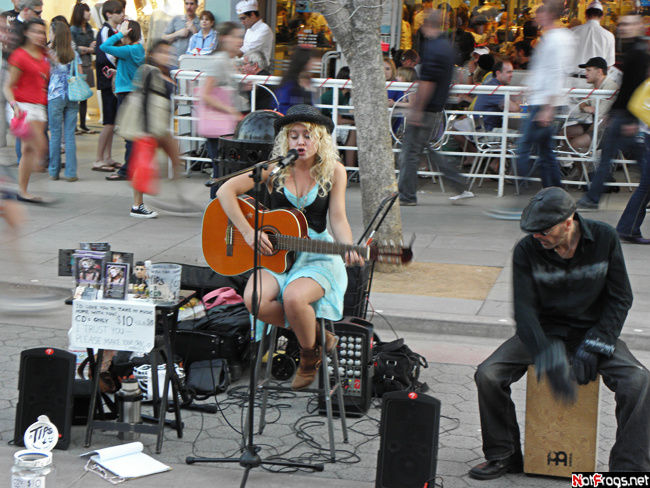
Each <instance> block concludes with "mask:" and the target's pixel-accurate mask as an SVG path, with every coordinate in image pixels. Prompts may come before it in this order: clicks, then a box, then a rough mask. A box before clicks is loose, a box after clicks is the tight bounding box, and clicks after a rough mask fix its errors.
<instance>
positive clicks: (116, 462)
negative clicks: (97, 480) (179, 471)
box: [81, 442, 172, 478]
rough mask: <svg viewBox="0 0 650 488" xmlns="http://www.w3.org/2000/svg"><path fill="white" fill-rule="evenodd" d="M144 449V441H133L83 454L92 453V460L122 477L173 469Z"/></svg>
mask: <svg viewBox="0 0 650 488" xmlns="http://www.w3.org/2000/svg"><path fill="white" fill-rule="evenodd" d="M143 449H144V446H143V445H142V442H131V443H129V444H122V445H120V446H113V447H106V448H104V449H97V450H96V451H91V452H87V453H85V454H82V455H81V456H89V455H92V456H91V458H90V460H91V461H94V462H95V463H97V464H99V465H100V466H102V467H103V468H105V469H107V470H109V471H110V472H111V473H113V474H115V475H117V476H119V477H121V478H139V477H141V476H148V475H150V474H156V473H162V472H163V471H169V470H171V469H172V468H171V467H170V466H167V465H166V464H163V463H161V462H160V461H156V460H155V459H154V458H152V457H151V456H149V455H147V454H145V453H144V452H142V450H143Z"/></svg>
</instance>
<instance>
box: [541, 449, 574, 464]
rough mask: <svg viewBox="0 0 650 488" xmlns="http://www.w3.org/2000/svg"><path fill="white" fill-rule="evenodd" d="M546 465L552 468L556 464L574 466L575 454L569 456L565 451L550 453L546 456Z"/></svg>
mask: <svg viewBox="0 0 650 488" xmlns="http://www.w3.org/2000/svg"><path fill="white" fill-rule="evenodd" d="M546 464H547V465H548V466H550V465H551V464H554V465H555V466H559V465H562V466H572V465H573V453H569V454H567V453H566V452H565V451H548V454H547V455H546Z"/></svg>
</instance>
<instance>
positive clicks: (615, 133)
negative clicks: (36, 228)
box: [0, 0, 647, 237]
mask: <svg viewBox="0 0 650 488" xmlns="http://www.w3.org/2000/svg"><path fill="white" fill-rule="evenodd" d="M488 7H489V8H488ZM184 8H185V14H184V15H179V16H176V17H174V18H172V19H171V20H170V21H169V23H168V25H167V27H166V28H165V30H164V34H163V35H162V39H161V40H162V41H164V43H165V46H169V49H170V54H169V57H168V59H167V58H165V57H164V56H160V57H159V59H158V63H156V62H154V61H152V57H151V56H150V54H151V53H152V52H153V51H152V46H154V45H157V46H158V47H159V46H160V44H157V43H156V40H154V39H145V38H144V37H143V30H142V28H141V26H140V25H139V23H138V22H137V21H135V20H131V19H127V18H125V2H124V0H107V1H106V2H104V4H103V6H102V9H101V15H102V17H103V20H104V22H103V24H102V25H101V26H99V29H98V30H97V31H94V30H93V29H92V27H91V25H90V17H91V16H90V8H89V7H88V6H87V5H86V4H84V3H83V2H78V3H77V4H76V5H75V7H74V9H73V12H72V14H71V15H70V18H69V21H68V19H67V18H66V17H64V16H62V15H59V16H57V17H55V18H53V19H52V20H51V22H50V23H49V24H48V25H46V23H45V22H43V21H42V20H41V19H40V15H41V13H42V0H16V2H15V9H14V10H11V11H8V12H4V13H2V14H1V15H2V21H0V27H1V31H0V34H1V36H2V43H3V60H4V61H5V62H4V63H3V66H2V70H0V81H1V82H2V83H3V86H4V90H2V93H1V94H0V104H2V103H4V102H5V101H6V102H7V103H8V104H9V106H11V110H12V111H13V113H11V114H10V116H9V117H8V118H11V117H15V118H20V117H23V116H24V120H25V121H26V122H27V126H28V128H29V131H28V134H27V133H26V134H25V137H23V138H22V139H21V138H18V139H17V140H16V155H17V159H18V161H19V163H20V164H19V170H18V187H19V192H18V198H19V199H20V200H23V201H26V202H33V203H41V202H46V201H47V199H46V198H44V197H41V196H37V195H33V194H32V193H30V192H29V191H28V183H29V178H30V175H31V173H32V172H34V171H47V172H48V173H49V176H50V178H52V179H53V180H59V179H60V178H61V173H62V172H63V179H64V180H65V181H67V182H75V181H77V180H78V176H77V160H76V147H75V138H76V137H78V136H83V135H85V134H88V133H93V132H94V131H93V130H92V129H90V128H89V127H88V126H87V124H86V119H87V101H86V100H71V99H70V96H69V92H70V89H69V86H68V83H69V80H71V79H72V78H73V77H74V74H75V73H77V72H78V73H81V74H83V75H85V81H86V83H87V84H88V85H89V87H95V86H96V87H97V90H98V92H99V93H100V98H101V106H102V121H101V123H102V129H101V132H100V134H99V139H98V144H97V152H96V157H95V161H94V163H93V164H92V169H93V170H95V171H100V172H107V173H110V174H109V175H107V176H106V180H108V181H122V180H127V179H129V160H130V156H131V153H132V149H133V143H134V141H133V138H128V137H127V138H126V141H125V158H124V161H120V162H118V161H115V160H114V159H113V157H112V147H113V137H114V134H115V130H116V117H117V116H118V112H119V107H120V105H121V104H123V103H124V102H125V100H126V98H127V96H128V95H129V94H131V93H133V92H138V93H140V92H142V91H143V90H144V89H145V87H144V84H143V80H142V77H141V74H142V69H141V67H142V66H143V65H146V64H148V65H152V66H156V68H157V69H158V71H159V72H160V74H161V76H163V77H164V78H165V80H164V84H163V85H161V86H164V90H163V91H164V93H163V98H166V99H167V100H169V99H170V97H171V94H172V93H173V92H174V90H175V82H174V80H173V77H171V76H170V73H171V71H172V70H173V69H175V68H177V67H178V66H179V64H180V62H179V58H180V56H182V55H195V56H209V59H210V60H211V61H212V62H211V63H210V68H209V69H206V71H205V72H206V74H207V77H206V82H205V83H203V84H202V88H201V90H200V99H201V101H200V103H202V104H204V105H205V106H207V107H208V108H209V109H211V110H213V111H220V112H223V113H226V114H228V115H229V116H231V117H232V118H233V120H234V121H235V122H236V121H237V120H240V119H241V118H242V117H243V116H244V115H245V114H246V113H247V112H248V111H249V110H251V108H254V109H255V110H259V109H274V110H278V111H279V112H282V113H286V111H287V110H288V109H289V108H290V107H291V106H293V105H297V104H311V105H316V104H322V105H328V104H331V103H332V100H333V90H332V89H328V90H319V91H315V90H314V89H313V86H312V83H311V78H312V77H313V76H315V73H317V69H318V67H319V65H320V61H321V53H320V51H318V50H316V49H314V48H310V47H307V46H301V45H299V46H296V47H295V48H294V49H293V51H292V55H291V58H290V59H289V61H288V64H287V65H286V69H285V70H284V71H283V72H282V73H281V74H282V79H281V82H280V84H279V85H278V86H264V85H262V84H260V83H258V84H255V85H253V84H251V83H247V82H246V81H245V80H244V82H242V83H236V82H235V81H233V79H232V75H233V74H235V73H237V72H239V73H242V74H245V75H269V74H271V73H273V68H272V64H273V60H272V59H271V57H272V52H273V38H274V36H273V32H272V31H271V29H270V28H269V26H268V25H266V24H265V23H264V21H263V20H262V18H261V17H260V13H259V6H258V3H257V0H242V1H240V2H239V3H238V4H237V5H236V13H237V16H238V20H239V23H237V22H222V23H220V24H218V19H216V18H215V16H214V15H213V14H212V13H211V12H210V11H207V10H204V11H201V12H198V11H197V8H198V3H197V0H185V1H184ZM432 12H436V16H437V18H439V19H440V20H439V21H440V25H439V29H438V30H436V33H435V38H436V39H439V40H444V41H445V42H446V43H447V44H449V45H450V46H451V49H452V52H453V55H452V59H451V61H452V74H451V78H450V80H449V81H448V82H447V81H445V83H446V84H448V83H458V84H485V85H491V86H495V87H498V86H501V85H509V84H513V83H514V84H521V83H522V82H524V81H523V80H525V79H526V78H525V76H524V75H526V74H527V75H529V76H528V78H527V80H528V81H527V83H528V85H529V87H530V88H531V90H530V92H529V95H528V97H529V99H528V100H526V99H525V98H516V97H515V98H513V99H511V100H510V105H509V107H508V109H509V111H510V112H511V113H516V112H520V111H526V110H529V108H533V109H534V105H535V103H531V100H530V97H531V94H534V92H535V86H531V83H532V85H534V84H535V83H537V84H538V85H540V86H541V85H544V84H546V85H548V86H554V87H563V86H573V87H577V88H593V89H606V90H618V89H619V87H620V88H621V94H620V95H619V96H618V98H617V99H616V100H614V99H612V100H608V101H602V103H601V104H600V105H599V112H598V115H599V125H600V130H599V131H598V133H597V134H596V136H597V137H599V138H600V137H604V138H605V140H606V141H615V142H616V144H612V145H611V147H612V149H611V150H608V151H605V154H604V155H603V160H604V161H605V164H603V165H601V171H600V172H597V173H596V177H595V179H596V184H593V185H592V186H591V188H590V192H589V193H588V194H587V196H586V197H585V198H583V199H582V200H581V201H580V202H581V203H580V205H581V206H582V207H583V208H594V207H597V204H598V197H599V195H600V193H602V192H603V191H605V188H604V187H603V183H604V182H606V181H607V180H608V178H610V174H609V172H608V171H606V170H605V169H603V168H609V167H610V166H611V164H610V160H611V159H613V158H614V157H615V156H616V154H617V153H618V151H622V152H623V155H626V156H630V157H631V158H636V159H638V160H641V161H642V160H643V158H644V154H645V151H643V149H644V146H643V145H642V144H636V143H635V142H634V141H638V140H639V139H638V138H637V137H636V135H637V133H638V126H637V125H635V119H634V118H632V119H629V115H630V114H629V113H625V112H626V110H627V109H626V103H627V101H628V100H629V98H630V96H631V94H632V92H633V91H634V89H635V88H637V87H638V85H639V84H640V83H641V82H642V81H643V80H645V78H646V75H647V73H646V72H645V66H646V62H645V57H646V48H647V46H646V43H645V41H644V40H643V39H642V37H641V36H642V35H643V33H644V31H645V26H644V25H643V24H642V22H641V19H640V17H638V16H634V15H630V16H625V17H622V18H621V19H618V18H616V16H615V15H605V9H604V8H603V5H602V4H601V3H600V2H599V1H598V0H594V1H592V2H591V3H590V4H589V5H587V8H586V12H585V18H586V20H585V22H584V23H580V22H579V21H577V20H575V19H572V20H569V15H568V12H567V11H565V10H563V9H560V10H559V11H558V12H557V14H554V17H553V18H551V19H545V18H544V15H543V13H544V9H543V8H541V9H530V8H524V9H521V12H520V13H519V14H518V15H516V18H514V19H510V18H509V16H508V12H507V11H505V10H500V9H499V8H496V7H492V6H489V5H487V4H486V5H484V6H483V7H477V8H475V9H474V10H471V11H470V9H469V8H468V7H467V6H466V5H464V4H462V5H460V6H459V7H457V8H455V9H454V8H451V7H450V6H449V4H447V3H440V4H439V5H434V3H433V2H431V1H424V2H423V3H422V4H421V5H420V6H418V7H417V8H416V9H412V8H411V7H409V6H408V5H406V4H405V5H404V6H403V12H402V24H401V38H400V45H399V49H394V50H391V51H390V52H388V51H387V52H385V58H384V67H383V68H384V74H385V78H386V81H387V82H391V81H396V82H409V83H414V82H416V81H420V82H421V83H422V82H426V81H429V80H426V79H423V70H424V71H425V72H426V71H427V70H429V69H430V68H431V66H432V63H433V65H435V64H436V62H437V61H436V59H435V57H436V53H435V52H434V53H431V52H428V51H427V49H430V39H429V37H428V36H427V34H426V19H427V18H428V17H429V16H430V15H431V13H432ZM280 13H281V12H280ZM310 19H311V16H310ZM604 19H607V20H606V21H605V20H604ZM310 22H311V21H310ZM313 23H314V22H312V24H313ZM289 24H291V22H290V21H289V20H287V25H289ZM602 24H606V25H602ZM283 25H284V24H283V23H282V22H278V26H277V30H276V34H275V36H276V40H277V36H278V35H279V33H280V31H282V28H283V27H282V26H283ZM285 27H286V26H285ZM285 30H286V29H285ZM319 31H324V29H319ZM560 33H562V35H564V40H565V43H568V44H567V47H566V49H562V50H560V51H558V52H560V53H563V54H567V55H566V56H562V59H563V60H562V61H561V63H562V66H559V71H558V72H553V71H549V70H548V67H549V63H551V65H552V64H553V63H552V62H551V61H552V60H549V55H548V53H550V52H553V50H552V49H549V47H548V46H549V43H550V40H551V39H552V38H553V37H558V35H560ZM145 46H150V47H149V53H148V54H149V56H147V52H146V50H145ZM571 46H572V47H571ZM544 48H545V49H544ZM165 49H166V48H165ZM630 49H632V51H630ZM630 52H633V53H634V54H633V55H631V56H630V55H629V53H630ZM425 58H427V59H425ZM628 58H629V59H628ZM554 61H557V59H556V60H554ZM93 67H94V69H93ZM632 71H633V72H634V76H632V74H631V73H632ZM275 72H276V74H277V69H276V70H275ZM332 75H333V76H335V77H336V78H340V79H347V78H349V69H348V68H347V67H342V68H339V69H338V70H337V72H336V73H332ZM536 76H537V78H536ZM626 78H627V82H626ZM531 80H533V81H532V82H531ZM431 81H437V80H431ZM34 86H37V87H38V89H37V90H34V89H33V87H34ZM222 86H228V87H229V89H231V90H232V92H233V96H232V97H228V98H227V99H220V98H219V97H217V96H215V95H214V93H216V92H215V91H214V90H216V89H217V88H218V87H222ZM27 87H29V89H27ZM353 90H354V89H352V90H350V89H341V90H339V94H338V97H339V105H341V106H345V105H347V104H351V103H352V100H353V97H354V95H353ZM253 91H254V92H255V97H254V98H255V101H254V107H252V104H251V102H252V95H251V94H252V92H253ZM387 98H388V106H389V107H393V106H397V107H400V108H405V109H412V108H413V104H414V102H415V97H414V96H413V95H412V94H409V93H406V94H405V92H403V91H399V90H391V89H390V86H389V88H388V90H387ZM533 99H534V95H533ZM556 102H558V103H556ZM504 103H505V99H504V97H503V95H500V94H490V95H485V94H484V95H478V96H460V97H458V98H457V99H454V100H453V101H451V102H450V101H449V100H446V102H445V108H453V109H456V110H458V109H461V110H462V109H464V108H467V109H469V110H475V111H484V112H494V113H495V115H494V116H482V117H474V116H468V117H464V116H457V117H454V119H455V120H453V122H452V123H451V124H449V125H448V126H447V130H449V129H452V130H456V131H461V132H462V131H472V130H474V129H477V128H480V130H484V131H486V132H494V131H500V130H502V122H501V120H502V119H501V116H500V114H499V113H500V112H502V111H503V109H504ZM552 105H553V106H567V105H568V107H567V108H565V113H566V112H567V111H568V112H570V114H571V116H569V117H568V118H567V117H565V120H566V121H565V122H564V125H565V126H567V127H565V133H566V142H565V143H564V144H565V145H567V146H569V148H570V149H572V150H574V151H577V152H585V151H587V150H588V148H589V147H590V145H591V144H592V141H593V138H594V133H593V132H594V130H593V126H594V118H593V114H594V112H595V107H594V104H593V102H592V101H583V102H580V103H577V104H575V103H574V105H575V106H571V103H569V102H568V101H554V102H553V104H552ZM169 110H171V108H170V109H169ZM610 110H613V111H614V112H612V113H611V114H608V112H610ZM621 110H622V111H623V113H621ZM324 112H325V113H326V114H327V115H331V111H330V110H327V109H324ZM402 113H403V112H402ZM560 113H562V111H561V110H560V109H558V110H556V111H554V113H553V115H554V116H557V115H558V114H560ZM166 115H167V116H171V112H169V113H168V114H166ZM542 115H544V116H545V115H546V114H545V113H542ZM0 119H2V120H0V144H6V132H7V127H6V123H7V120H5V119H4V118H1V117H0ZM531 120H533V122H535V120H536V119H535V117H533V118H531ZM509 123H510V126H509V130H521V131H523V132H522V135H527V136H529V137H528V139H526V140H527V141H528V143H527V146H526V145H522V144H519V148H518V152H519V156H520V158H519V159H520V161H519V163H518V165H517V166H519V173H520V176H524V175H527V174H528V170H529V168H528V166H529V164H528V162H527V160H526V158H527V157H528V156H527V154H530V149H531V148H532V147H533V146H536V147H538V148H539V150H540V153H539V154H540V158H539V159H540V161H541V164H538V166H540V167H542V168H550V169H549V170H548V171H547V172H546V173H544V172H543V174H542V177H543V178H542V179H543V181H544V178H545V177H548V176H549V175H552V178H551V179H550V180H549V179H548V178H546V181H547V182H548V181H553V183H554V184H556V183H557V181H556V180H557V179H558V177H557V174H558V173H557V171H560V172H561V173H560V177H564V176H566V175H567V173H568V171H570V170H571V168H569V169H567V168H566V167H564V166H562V165H561V164H560V163H558V161H557V160H555V159H554V153H555V151H556V150H557V149H566V148H563V147H559V148H558V147H556V146H557V143H556V142H555V141H553V142H550V141H551V139H545V140H546V143H540V140H537V139H536V137H538V136H539V134H541V132H540V131H534V130H533V129H534V128H535V126H534V124H533V125H530V126H526V125H524V124H523V123H522V122H521V120H520V119H519V120H517V119H512V120H510V121H509ZM353 125H354V114H353V111H350V110H345V109H341V110H338V117H337V120H336V126H337V127H336V134H335V135H336V141H337V143H338V145H339V146H352V147H354V146H355V145H356V130H355V129H354V128H352V129H351V128H350V126H353ZM406 126H407V124H406V123H405V120H404V117H401V118H396V119H394V120H391V129H392V130H393V132H394V133H400V129H401V131H402V132H403V131H404V128H405V127H406ZM550 127H551V128H550V129H548V130H546V132H549V133H551V135H552V133H553V131H554V130H557V127H556V125H554V124H550ZM608 127H609V132H608ZM526 131H527V132H526ZM621 134H623V135H624V137H622V138H621V137H620V136H621ZM158 136H159V137H158V139H159V141H158V142H160V138H161V137H163V136H165V137H166V135H165V134H158ZM531 138H532V139H531ZM455 139H456V140H457V141H458V142H461V143H463V144H465V147H467V148H468V149H467V150H469V151H473V150H476V148H475V147H474V146H473V144H472V143H473V139H472V138H469V137H467V138H466V137H463V136H456V137H455ZM165 140H166V139H165ZM217 140H218V138H217V137H208V140H207V143H206V149H207V153H208V154H209V155H210V156H211V157H212V159H213V160H215V159H216V158H217ZM522 140H524V138H522ZM402 142H404V141H402ZM161 147H164V148H165V150H166V152H167V153H168V154H170V155H171V156H172V160H173V161H174V163H175V167H178V166H179V165H180V164H181V163H180V159H179V157H178V148H177V147H176V145H175V144H174V148H173V149H172V148H171V147H170V146H169V145H166V144H165V143H164V142H163V143H162V145H161ZM63 151H65V160H62V158H61V153H62V152H63ZM356 154H357V153H356V151H355V150H350V149H348V150H342V151H341V159H342V160H343V161H344V162H345V164H346V166H356V164H357V161H356ZM522 158H523V161H522ZM546 160H548V161H549V163H548V164H546ZM438 166H439V167H440V166H447V165H446V161H443V160H442V159H440V160H439V161H438ZM512 166H513V167H514V166H515V165H512ZM642 166H643V165H642ZM452 169H453V170H454V171H455V170H456V168H452ZM511 170H512V171H514V169H513V168H511ZM574 170H575V168H574ZM522 171H523V172H524V173H525V174H522ZM455 174H457V171H456V172H455V173H453V175H455ZM448 176H452V173H451V172H450V173H449V174H448ZM455 179H456V183H457V185H455V186H457V187H458V188H457V189H458V190H459V193H458V195H456V196H455V198H458V197H459V196H461V197H462V198H466V197H471V196H473V194H472V193H471V192H469V191H467V188H466V187H465V186H464V183H462V180H460V179H458V178H455ZM601 180H602V181H601ZM642 180H643V181H645V179H642ZM453 181H454V179H452V182H453ZM403 203H404V204H406V203H407V202H406V200H404V201H403ZM130 215H131V216H133V217H141V218H151V217H155V216H157V213H156V212H155V211H154V210H151V209H149V208H148V207H146V206H145V205H144V204H143V200H142V194H141V193H140V194H138V193H137V192H136V195H135V197H134V202H133V206H132V208H131V211H130ZM625 232H629V234H626V235H629V236H636V237H639V235H640V234H639V235H637V234H638V233H639V232H640V231H638V229H632V230H626V231H625Z"/></svg>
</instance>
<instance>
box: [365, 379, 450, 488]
mask: <svg viewBox="0 0 650 488" xmlns="http://www.w3.org/2000/svg"><path fill="white" fill-rule="evenodd" d="M379 429H380V435H381V443H380V447H379V454H378V455H377V478H376V481H375V487H376V488H423V487H426V486H428V487H431V488H433V486H434V482H435V478H436V464H437V460H438V434H439V432H440V401H439V400H437V399H436V398H433V397H431V396H428V395H424V394H422V393H415V392H406V391H394V392H390V393H385V394H384V395H383V397H382V411H381V424H380V427H379Z"/></svg>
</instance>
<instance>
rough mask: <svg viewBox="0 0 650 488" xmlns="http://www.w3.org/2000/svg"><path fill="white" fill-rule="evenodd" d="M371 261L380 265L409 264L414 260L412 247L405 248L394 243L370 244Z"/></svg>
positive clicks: (402, 244) (400, 244)
mask: <svg viewBox="0 0 650 488" xmlns="http://www.w3.org/2000/svg"><path fill="white" fill-rule="evenodd" d="M370 259H371V260H373V261H379V262H380V263H389V264H408V263H409V262H411V260H412V259H413V250H412V249H411V245H408V246H405V245H404V243H403V242H400V243H399V244H396V243H394V242H393V241H384V242H381V243H379V242H372V243H371V244H370Z"/></svg>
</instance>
